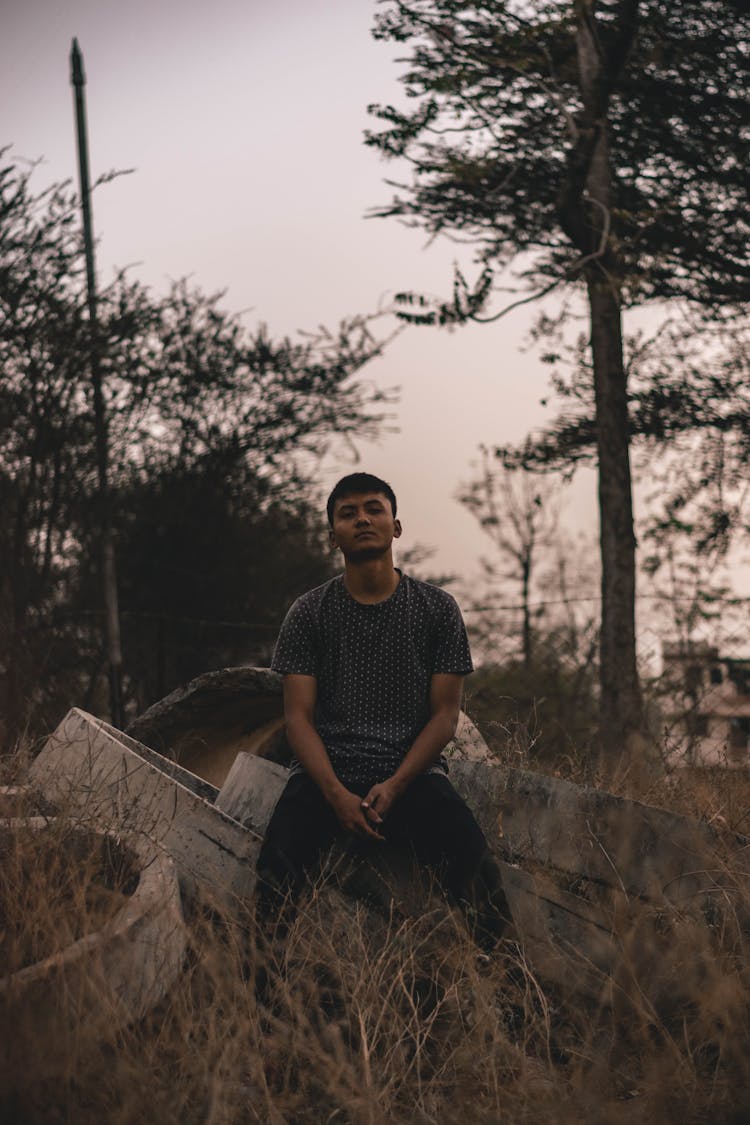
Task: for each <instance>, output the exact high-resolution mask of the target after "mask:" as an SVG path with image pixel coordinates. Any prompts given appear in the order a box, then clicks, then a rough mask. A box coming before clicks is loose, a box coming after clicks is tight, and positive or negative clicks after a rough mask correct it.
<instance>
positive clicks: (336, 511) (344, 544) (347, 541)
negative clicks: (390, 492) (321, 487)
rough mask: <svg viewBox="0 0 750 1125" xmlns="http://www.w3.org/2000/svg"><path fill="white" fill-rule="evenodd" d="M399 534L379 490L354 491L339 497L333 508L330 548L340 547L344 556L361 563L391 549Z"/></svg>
mask: <svg viewBox="0 0 750 1125" xmlns="http://www.w3.org/2000/svg"><path fill="white" fill-rule="evenodd" d="M400 534H401V524H400V523H399V521H398V520H397V519H394V517H393V512H392V510H391V504H390V501H389V499H388V497H387V496H385V495H383V493H382V492H354V493H352V494H351V496H342V497H341V498H340V499H338V500H337V501H336V503H335V505H334V508H333V527H332V528H331V529H330V531H329V539H330V542H331V546H332V547H340V548H341V551H342V553H343V555H344V558H345V559H350V560H351V561H352V562H364V561H366V560H367V559H376V558H379V557H380V556H381V555H384V554H386V552H387V551H389V550H390V546H391V543H392V542H393V540H394V539H398V537H399V535H400Z"/></svg>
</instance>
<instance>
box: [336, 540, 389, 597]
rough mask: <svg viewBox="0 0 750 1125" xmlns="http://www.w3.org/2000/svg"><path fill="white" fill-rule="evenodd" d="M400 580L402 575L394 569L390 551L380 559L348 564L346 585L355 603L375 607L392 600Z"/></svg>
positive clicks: (348, 562)
mask: <svg viewBox="0 0 750 1125" xmlns="http://www.w3.org/2000/svg"><path fill="white" fill-rule="evenodd" d="M400 580H401V575H400V574H399V572H398V571H397V570H395V569H394V566H393V556H392V555H391V553H390V551H389V552H388V554H387V555H384V556H383V557H382V558H379V559H367V561H366V562H350V561H347V562H346V569H345V570H344V585H345V586H346V588H347V590H348V591H349V593H350V594H351V596H352V597H353V598H354V600H355V601H358V602H363V603H364V604H366V605H374V604H375V603H376V602H384V601H385V600H386V598H390V596H391V594H392V593H393V592H394V591H395V589H396V587H397V586H398V584H399V582H400Z"/></svg>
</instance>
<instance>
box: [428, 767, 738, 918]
mask: <svg viewBox="0 0 750 1125" xmlns="http://www.w3.org/2000/svg"><path fill="white" fill-rule="evenodd" d="M450 776H451V781H452V782H453V784H454V785H455V787H456V789H457V790H458V791H459V793H461V795H462V796H463V797H464V799H465V800H466V801H467V802H468V803H469V804H470V805H471V806H472V808H473V810H474V813H475V815H476V816H477V819H478V820H479V822H480V824H481V825H482V828H483V829H484V831H485V833H486V835H487V836H488V838H489V839H490V840H492V841H494V842H495V844H496V845H497V846H499V847H500V849H501V850H502V852H503V853H504V854H505V856H506V858H508V859H514V858H515V859H518V860H519V861H520V862H524V861H525V860H533V861H535V862H536V863H539V864H542V865H544V866H546V867H550V868H554V869H556V870H557V871H560V872H564V873H567V874H568V875H570V876H573V877H574V878H575V879H580V878H584V879H588V880H591V881H592V882H595V883H599V884H603V885H605V886H607V887H611V888H613V889H615V890H621V891H624V892H625V893H626V894H637V895H641V896H644V897H646V898H648V899H651V900H652V901H654V902H660V901H663V900H666V901H668V902H672V903H689V902H693V903H695V902H696V900H697V899H699V898H700V897H701V896H702V895H706V894H709V895H710V894H712V893H714V892H715V891H717V889H718V888H720V887H725V886H726V875H727V866H726V859H725V856H724V853H723V848H722V846H721V842H720V840H719V839H718V837H717V836H716V834H715V833H714V832H713V831H712V830H711V829H710V827H709V826H708V825H707V824H703V823H701V822H700V821H697V820H691V819H690V818H688V817H684V816H678V815H676V814H674V813H671V812H667V811H666V810H665V809H659V808H655V807H653V806H651V805H644V804H641V803H640V802H638V801H632V800H628V799H626V798H624V797H615V796H613V795H612V794H611V793H606V792H604V791H602V790H598V789H590V788H587V787H586V786H583V785H574V784H573V783H571V782H569V781H562V780H560V779H558V778H554V777H547V776H545V775H543V774H536V773H531V772H527V771H524V770H516V769H505V768H500V767H494V766H487V765H483V764H481V763H480V764H475V763H471V762H454V763H451V768H450Z"/></svg>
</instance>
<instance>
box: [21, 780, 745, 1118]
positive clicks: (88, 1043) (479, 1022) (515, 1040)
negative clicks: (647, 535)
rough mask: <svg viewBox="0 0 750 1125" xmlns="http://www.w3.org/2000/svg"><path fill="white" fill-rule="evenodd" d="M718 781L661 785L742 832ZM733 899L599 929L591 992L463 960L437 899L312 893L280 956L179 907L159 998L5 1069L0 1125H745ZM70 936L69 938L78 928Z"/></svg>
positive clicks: (25, 921)
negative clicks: (609, 949) (602, 973)
mask: <svg viewBox="0 0 750 1125" xmlns="http://www.w3.org/2000/svg"><path fill="white" fill-rule="evenodd" d="M693 782H695V784H693ZM732 784H734V781H733V780H731V781H730V779H727V780H726V781H725V778H724V775H721V776H720V778H719V780H718V783H716V778H710V777H708V776H705V777H701V778H698V779H685V780H681V781H680V783H679V785H677V786H674V785H672V787H671V793H672V796H673V797H674V798H675V800H676V802H677V803H678V804H679V806H680V807H681V808H682V809H684V810H687V808H688V807H691V811H693V812H696V813H698V814H699V815H704V816H706V817H707V818H710V819H712V820H713V821H714V822H716V820H717V817H721V818H723V819H724V820H725V822H726V823H727V825H732V826H736V824H737V823H739V822H740V821H741V820H742V815H740V812H739V809H737V808H735V805H734V804H733V803H732V795H731V787H732ZM669 791H670V790H667V789H664V790H663V791H662V795H666V794H667V793H668V792H669ZM32 844H33V846H37V845H36V843H35V842H33V841H30V840H29V838H28V835H27V834H25V833H23V834H21V835H19V836H18V840H17V844H16V847H17V851H18V854H19V861H20V862H26V866H27V868H28V866H29V864H28V862H27V861H28V857H26V856H23V857H22V856H21V853H22V852H23V849H24V848H25V847H31V846H32ZM32 866H33V864H32ZM45 872H46V875H47V877H50V876H51V878H52V880H53V883H54V882H55V880H57V879H58V878H59V876H58V873H57V868H56V867H55V864H54V863H52V862H50V861H45V862H44V863H42V864H40V865H39V879H36V880H34V879H29V880H27V883H26V891H25V892H24V895H23V897H20V896H16V897H15V899H14V897H13V895H12V893H11V894H9V895H8V896H6V907H5V909H6V912H7V914H8V917H9V920H11V919H10V915H11V913H12V908H14V909H15V915H14V917H13V919H12V925H13V926H15V927H16V932H18V933H22V932H23V933H24V934H31V933H32V932H33V930H34V927H41V926H42V924H43V922H44V920H45V919H46V918H48V917H49V912H50V910H51V904H50V896H49V885H48V884H47V885H45V883H44V878H43V877H44V875H45ZM93 872H94V868H93V867H92V866H91V865H89V864H79V865H78V866H77V867H76V868H75V871H74V873H73V874H74V875H75V876H76V878H77V880H78V887H77V889H73V887H72V886H70V887H69V890H68V895H67V897H68V902H69V903H73V902H75V903H76V905H77V908H78V909H79V910H80V911H82V912H83V915H84V916H85V915H86V914H87V911H88V910H89V908H90V907H89V903H90V884H91V881H92V878H94V876H93ZM71 877H72V876H71ZM66 878H68V876H67V875H66ZM8 885H10V883H9V884H8ZM87 896H88V897H87ZM746 898H747V896H746V895H745V894H744V892H741V893H740V895H739V897H738V898H735V900H734V901H733V904H732V906H733V909H732V911H726V910H724V911H721V910H719V911H717V913H716V915H715V917H714V918H707V917H706V916H705V915H702V914H696V916H694V917H691V916H690V915H689V914H688V913H687V912H685V911H684V910H683V911H677V910H675V909H674V908H669V907H667V906H663V907H660V908H657V907H656V906H654V907H653V909H651V908H649V909H648V910H647V911H646V912H645V914H644V911H643V910H640V911H639V912H637V914H627V913H626V912H624V913H623V916H622V918H621V919H620V920H618V921H616V922H615V931H616V933H615V936H616V938H617V939H618V941H619V948H620V950H621V955H620V958H619V961H618V964H617V967H616V971H615V973H614V974H613V975H612V977H611V978H609V979H607V980H602V989H601V997H600V999H598V1000H595V999H592V998H591V997H589V998H587V999H582V998H581V996H580V994H576V993H573V992H570V993H568V992H566V990H565V989H564V988H561V987H560V986H559V985H558V986H555V987H553V986H551V985H549V984H548V983H547V982H545V980H543V979H541V978H540V977H539V976H538V975H537V974H536V973H535V971H534V968H533V966H531V965H530V964H529V963H528V962H527V960H526V958H525V956H524V952H523V949H522V947H521V946H519V945H518V944H517V943H515V942H514V941H507V942H506V943H504V945H503V946H502V948H501V949H499V950H498V951H497V953H496V954H495V955H493V956H491V957H487V956H485V955H483V954H481V953H479V952H478V950H477V948H476V946H475V945H474V944H473V943H472V941H471V940H470V938H469V937H468V934H467V932H466V930H465V928H464V926H463V923H462V921H461V918H460V916H454V915H453V914H452V913H451V912H449V911H446V910H445V909H444V908H441V907H440V905H439V904H438V905H436V907H435V909H434V910H433V911H428V912H425V913H424V914H423V915H422V916H420V917H415V918H410V919H404V918H402V917H400V916H398V915H396V914H395V913H394V914H393V915H392V916H391V917H382V916H380V915H376V914H374V913H373V912H372V911H369V910H367V909H366V908H365V907H363V906H361V905H354V904H353V903H351V902H350V901H348V900H345V899H344V898H343V897H342V896H340V895H339V894H338V892H336V891H335V890H332V889H326V890H325V891H323V890H322V889H320V888H318V889H317V890H316V891H315V893H314V894H313V895H312V897H311V898H310V899H309V901H308V902H307V903H306V904H305V905H304V907H303V909H302V910H301V911H300V913H299V915H298V917H297V919H296V921H295V922H294V924H293V925H292V928H291V930H290V932H289V934H288V935H287V938H286V940H285V941H284V942H281V941H275V940H271V939H267V938H265V937H264V936H263V935H261V934H259V933H257V931H256V929H255V925H254V921H253V918H252V914H251V912H250V910H249V908H248V907H245V908H244V909H243V910H242V911H241V912H240V913H239V914H238V915H236V916H234V917H232V918H229V917H227V916H226V915H223V914H222V913H221V912H219V911H217V910H215V909H209V908H208V907H207V906H206V905H205V904H203V905H202V906H198V905H197V904H194V905H193V908H192V912H191V916H190V918H189V919H188V928H189V951H188V955H187V958H186V963H185V966H184V972H183V974H182V976H181V977H180V978H179V980H178V982H177V984H176V985H175V987H174V988H173V989H172V990H171V992H170V993H169V995H168V996H167V997H166V998H165V999H163V1000H162V1001H161V1002H160V1003H159V1005H158V1006H157V1007H156V1008H154V1009H153V1010H152V1011H151V1012H150V1014H149V1015H148V1016H147V1017H146V1018H144V1019H142V1020H141V1021H139V1022H137V1023H136V1024H132V1025H131V1026H129V1027H127V1028H126V1029H124V1030H119V1031H117V1030H109V1031H108V1030H107V1027H106V1021H102V1023H101V1024H97V1026H96V1028H89V1027H87V1026H80V1027H78V1028H77V1029H76V1034H75V1035H74V1036H71V1040H70V1041H69V1042H66V1043H59V1042H50V1043H49V1044H47V1045H46V1046H47V1050H48V1052H49V1053H51V1054H55V1055H56V1056H57V1058H58V1065H57V1067H56V1070H55V1073H54V1074H47V1075H39V1074H35V1073H33V1070H32V1069H31V1068H29V1069H27V1070H23V1069H20V1070H19V1069H16V1070H15V1071H14V1072H13V1073H8V1072H7V1071H4V1072H3V1073H2V1084H3V1088H2V1090H1V1091H0V1119H2V1120H3V1121H13V1122H14V1125H16V1123H17V1125H24V1123H28V1125H32V1123H37V1122H44V1123H45V1125H47V1123H56V1122H60V1123H62V1122H70V1121H75V1122H76V1123H77V1125H79V1123H80V1125H87V1123H89V1122H91V1123H92V1125H93V1123H94V1122H96V1123H97V1125H98V1123H99V1122H101V1121H107V1122H108V1125H117V1123H123V1125H124V1123H126V1122H127V1123H130V1122H142V1121H143V1122H145V1121H157V1120H158V1121H159V1122H160V1123H164V1125H170V1123H175V1125H176V1123H178V1122H179V1123H180V1125H186V1123H192V1122H196V1123H197V1122H212V1123H213V1125H219V1123H226V1125H235V1123H244V1122H248V1123H251V1122H262V1123H267V1122H271V1123H283V1122H294V1123H295V1125H296V1123H306V1122H310V1123H315V1125H318V1123H320V1122H336V1123H343V1122H351V1123H352V1125H360V1123H362V1125H380V1123H381V1122H403V1123H407V1122H408V1123H410V1125H411V1123H416V1122H425V1123H427V1122H438V1123H440V1125H443V1123H450V1122H459V1121H460V1122H466V1121H471V1122H477V1123H486V1125H490V1123H500V1122H502V1123H504V1125H505V1123H508V1125H514V1123H516V1122H518V1123H520V1122H540V1121H542V1122H543V1121H550V1122H556V1123H557V1122H573V1121H576V1122H579V1121H586V1122H596V1123H597V1125H599V1123H607V1122H612V1123H617V1122H621V1121H622V1122H624V1121H628V1122H629V1123H631V1122H659V1123H668V1122H680V1125H685V1123H688V1122H700V1121H708V1120H711V1121H712V1122H727V1123H728V1122H740V1121H743V1120H747V1119H748V1118H747V1115H748V1114H750V1098H749V1096H748V1094H747V1091H748V1090H750V1052H748V1046H749V1044H748V1037H749V1036H748V1016H750V980H749V979H748V972H747V965H746V957H745V938H744V934H743V930H742V926H741V925H739V924H738V921H739V918H740V916H741V915H743V914H746V913H747V907H748V902H747V901H746ZM634 917H637V919H638V920H637V922H634V921H633V918H634ZM644 918H645V921H644ZM56 924H60V925H62V923H60V922H58V923H56ZM65 924H66V925H67V926H69V927H71V929H70V932H71V933H75V932H78V931H79V929H80V926H81V925H83V924H86V923H85V921H84V922H82V921H80V920H79V922H77V923H72V922H69V921H68V922H66V923H65ZM92 924H93V920H92ZM61 935H62V930H61ZM29 955H30V956H32V955H33V956H38V955H39V953H38V951H36V950H34V951H33V953H32V952H30V953H29Z"/></svg>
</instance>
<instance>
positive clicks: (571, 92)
mask: <svg viewBox="0 0 750 1125" xmlns="http://www.w3.org/2000/svg"><path fill="white" fill-rule="evenodd" d="M582 27H583V28H584V30H587V31H588V33H589V36H590V38H591V40H592V45H593V53H594V55H595V57H596V58H597V59H600V60H602V61H606V64H607V66H606V70H603V71H600V72H599V73H598V74H597V75H595V76H593V77H594V78H595V81H596V89H595V90H593V92H592V97H593V99H594V104H595V106H596V108H598V109H599V110H600V111H601V113H600V115H599V117H597V116H596V115H594V116H593V117H592V115H591V112H590V105H589V103H588V100H587V94H586V82H587V79H588V75H587V74H586V73H585V70H584V68H585V66H586V65H587V62H588V60H587V57H586V55H585V50H584V46H585V45H584V44H583V43H582ZM375 35H376V37H377V38H381V39H386V40H392V41H395V42H397V43H399V44H409V46H410V48H411V53H410V55H409V56H408V58H406V59H405V60H404V61H405V62H406V64H407V67H406V70H405V72H404V74H403V77H402V82H403V84H404V87H405V90H406V93H407V96H408V99H409V102H410V103H411V104H410V106H409V108H406V109H402V108H397V107H395V106H393V105H376V106H372V107H371V110H372V112H374V113H375V114H376V116H377V117H378V118H379V119H380V121H381V122H383V124H384V126H385V128H384V129H383V130H381V131H379V132H376V131H371V132H370V134H369V136H368V139H369V143H370V144H371V145H373V146H375V147H377V148H378V149H379V150H380V151H381V152H382V153H384V154H385V155H386V156H389V157H406V158H407V160H408V161H409V162H410V165H411V169H412V179H411V181H410V182H407V183H405V184H398V185H395V186H397V187H398V188H399V194H397V195H396V196H395V197H394V199H393V201H392V202H391V203H390V204H389V205H388V206H386V207H384V208H382V209H380V211H379V213H380V214H383V215H398V216H400V217H402V218H405V219H407V220H409V221H413V222H414V223H416V224H418V225H420V226H425V227H426V228H427V229H428V230H429V231H430V232H432V233H448V234H455V235H458V236H459V237H461V238H462V239H468V240H469V241H471V242H472V244H475V245H477V246H478V247H479V250H480V258H481V260H482V262H484V263H486V265H487V266H489V267H493V268H494V267H497V266H498V265H499V266H502V265H505V264H507V263H508V262H509V261H511V260H512V259H514V258H516V256H517V255H518V254H519V253H521V254H523V255H524V258H523V263H524V271H525V277H526V278H527V280H528V281H529V282H530V283H533V284H539V283H542V284H544V283H546V282H549V281H554V282H555V283H559V282H562V281H565V280H571V279H575V278H578V277H580V276H581V270H582V268H583V266H584V261H583V257H588V256H589V255H592V254H600V251H601V250H602V249H605V248H606V249H607V250H608V251H609V252H610V253H613V252H614V253H615V254H616V256H617V259H618V271H619V274H620V279H619V280H620V284H621V287H622V292H623V296H624V299H625V300H626V302H628V303H640V302H642V301H644V300H646V299H651V298H655V297H659V298H663V297H683V298H688V299H690V300H694V301H700V302H701V303H702V304H704V305H716V304H724V303H726V302H738V303H739V302H741V301H743V300H746V299H747V298H748V296H750V265H749V264H748V259H747V236H748V213H749V207H748V198H747V167H748V158H749V157H750V105H749V103H748V99H747V93H746V83H747V75H748V66H749V57H748V56H749V53H750V18H748V15H747V13H746V12H742V11H741V10H739V8H738V7H733V6H731V5H730V4H728V3H726V2H725V0H678V2H676V3H674V4H670V5H668V6H667V7H666V8H665V6H664V5H663V4H659V3H656V0H640V2H639V0H575V2H573V0H534V2H533V3H520V2H519V3H508V2H506V0H488V2H487V0H485V2H476V0H394V2H393V3H389V4H388V5H387V6H386V8H385V10H384V11H383V12H382V13H381V14H380V16H379V17H378V20H377V23H376V28H375ZM603 133H606V140H607V148H608V157H609V160H610V162H611V170H612V184H611V201H610V206H609V207H608V208H607V214H606V215H604V216H603V215H601V214H598V216H597V213H599V212H600V211H601V207H600V205H599V204H598V203H596V202H594V201H593V200H592V199H591V198H587V196H586V192H587V184H586V174H587V171H588V170H589V167H590V162H591V160H592V158H593V157H594V152H595V147H596V144H597V142H598V141H599V140H600V138H601V136H602V134H603ZM581 202H582V203H583V204H584V207H583V209H582V210H579V209H578V207H577V204H580V203H581ZM587 215H588V221H587ZM595 220H596V221H595ZM480 286H481V290H480V291H483V292H484V295H485V297H486V296H489V295H490V293H491V287H490V286H488V281H487V275H486V274H483V275H481V276H480ZM468 296H469V295H468V293H467V294H466V295H465V300H464V302H463V303H462V302H461V301H460V300H459V302H458V307H457V310H456V311H457V312H458V313H460V311H461V308H462V307H463V309H464V310H465V311H466V313H467V315H468V316H469V317H470V318H474V319H480V315H479V310H475V309H472V308H471V305H470V301H469V299H468Z"/></svg>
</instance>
